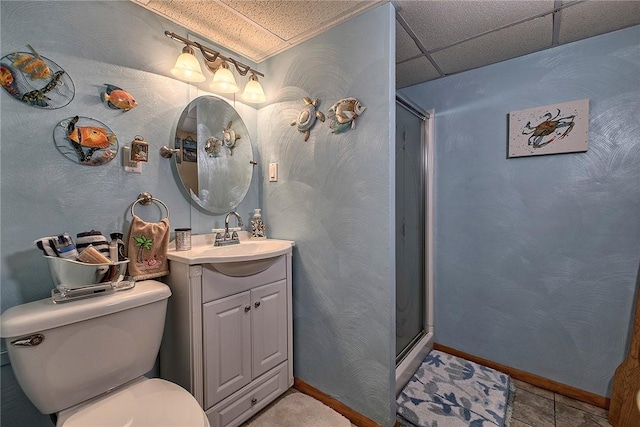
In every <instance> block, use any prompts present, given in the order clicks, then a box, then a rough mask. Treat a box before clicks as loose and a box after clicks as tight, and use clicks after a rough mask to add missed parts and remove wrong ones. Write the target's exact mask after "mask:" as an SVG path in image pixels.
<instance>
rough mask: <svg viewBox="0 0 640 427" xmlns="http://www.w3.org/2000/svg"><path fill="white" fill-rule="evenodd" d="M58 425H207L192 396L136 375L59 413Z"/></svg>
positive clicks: (175, 426) (166, 384)
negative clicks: (108, 391)
mask: <svg viewBox="0 0 640 427" xmlns="http://www.w3.org/2000/svg"><path fill="white" fill-rule="evenodd" d="M56 426H57V427H62V426H64V427H87V426H100V427H123V426H148V427H158V426H165V427H190V426H192V427H209V421H208V420H207V417H206V415H205V414H204V412H203V411H202V409H201V408H200V405H198V402H197V401H196V400H195V399H194V397H193V396H192V395H191V394H189V393H188V392H187V391H186V390H185V389H183V388H182V387H180V386H178V385H176V384H174V383H171V382H169V381H165V380H162V379H159V378H152V379H148V378H139V379H137V380H134V381H132V382H131V383H129V384H127V385H125V386H122V387H120V388H118V389H116V390H114V391H113V392H112V393H109V394H107V395H105V396H98V397H97V398H94V399H91V400H89V401H87V402H85V403H82V404H80V405H76V406H74V407H71V408H69V409H66V410H63V411H61V412H59V413H58V419H57V422H56Z"/></svg>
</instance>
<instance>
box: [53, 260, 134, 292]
mask: <svg viewBox="0 0 640 427" xmlns="http://www.w3.org/2000/svg"><path fill="white" fill-rule="evenodd" d="M45 258H46V259H47V262H48V263H49V272H50V273H51V279H53V283H54V284H55V286H56V287H58V286H67V287H76V288H77V287H80V286H91V285H95V284H97V283H103V282H111V281H118V279H119V280H122V278H124V275H125V273H126V271H127V264H128V263H129V260H124V261H120V262H112V263H108V264H87V263H84V262H79V261H73V260H70V259H65V258H58V257H51V256H45Z"/></svg>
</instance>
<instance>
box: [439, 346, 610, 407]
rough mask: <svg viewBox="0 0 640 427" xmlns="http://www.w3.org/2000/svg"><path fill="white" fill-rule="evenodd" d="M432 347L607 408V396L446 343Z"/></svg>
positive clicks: (535, 384) (532, 383) (546, 388)
mask: <svg viewBox="0 0 640 427" xmlns="http://www.w3.org/2000/svg"><path fill="white" fill-rule="evenodd" d="M433 349H434V350H440V351H442V352H445V353H448V354H451V355H453V356H458V357H462V358H463V359H467V360H469V361H471V362H475V363H479V364H481V365H484V366H487V367H489V368H493V369H497V370H498V371H501V372H504V373H505V374H507V375H509V376H510V377H512V378H515V379H517V380H520V381H524V382H526V383H529V384H531V385H534V386H536V387H540V388H543V389H545V390H549V391H552V392H554V393H558V394H562V395H564V396H567V397H572V398H574V399H576V400H580V401H581V402H586V403H590V404H591V405H594V406H598V407H600V408H604V409H607V410H608V409H609V403H610V399H609V398H608V397H604V396H600V395H598V394H595V393H591V392H589V391H585V390H581V389H579V388H575V387H572V386H570V385H566V384H562V383H559V382H557V381H553V380H550V379H548V378H544V377H541V376H538V375H535V374H530V373H529V372H525V371H521V370H520V369H516V368H512V367H511V366H506V365H503V364H500V363H497V362H493V361H491V360H487V359H484V358H482V357H478V356H474V355H473V354H469V353H465V352H464V351H460V350H456V349H455V348H451V347H447V346H446V345H442V344H438V343H434V344H433Z"/></svg>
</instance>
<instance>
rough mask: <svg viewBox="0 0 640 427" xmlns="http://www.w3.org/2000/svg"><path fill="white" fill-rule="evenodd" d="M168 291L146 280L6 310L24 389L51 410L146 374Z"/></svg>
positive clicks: (6, 333)
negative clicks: (127, 287) (125, 287)
mask: <svg viewBox="0 0 640 427" xmlns="http://www.w3.org/2000/svg"><path fill="white" fill-rule="evenodd" d="M169 296H171V291H170V290H169V287H168V286H167V285H165V284H164V283H160V282H157V281H154V280H145V281H140V282H136V284H135V287H134V288H133V289H130V290H126V291H120V292H114V293H112V294H108V295H102V296H99V297H94V298H89V299H84V300H79V301H72V302H66V303H62V304H60V303H58V304H54V303H53V302H52V301H51V299H50V298H47V299H43V300H40V301H35V302H31V303H27V304H23V305H20V306H17V307H12V308H10V309H8V310H6V311H5V312H4V313H3V314H2V316H1V321H2V329H1V333H2V337H3V338H6V345H7V350H8V353H9V359H10V360H11V365H12V367H13V371H14V373H15V375H16V378H17V379H18V382H19V383H20V386H21V387H22V390H24V392H25V394H26V395H27V397H29V399H30V400H31V402H33V404H34V405H35V406H36V407H37V408H38V410H40V412H42V413H43V414H51V413H56V412H59V411H61V410H63V409H66V408H69V407H71V406H74V405H76V404H78V403H80V402H83V401H85V400H87V399H90V398H92V397H95V396H97V395H100V394H102V393H104V392H106V391H108V390H110V389H112V388H114V387H117V386H119V385H122V384H124V383H126V382H128V381H131V380H133V379H135V378H138V377H140V376H142V375H144V374H145V373H147V372H149V371H150V370H151V369H153V365H154V363H155V360H156V356H157V354H158V350H159V348H160V342H161V341H162V333H163V329H164V319H165V314H166V307H167V298H169ZM20 341H22V342H23V345H20ZM24 343H26V344H27V345H24ZM29 344H31V345H29Z"/></svg>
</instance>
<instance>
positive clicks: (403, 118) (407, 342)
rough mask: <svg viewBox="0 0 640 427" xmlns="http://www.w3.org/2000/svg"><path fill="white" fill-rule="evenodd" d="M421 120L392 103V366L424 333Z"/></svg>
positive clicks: (401, 105)
mask: <svg viewBox="0 0 640 427" xmlns="http://www.w3.org/2000/svg"><path fill="white" fill-rule="evenodd" d="M423 138H424V120H423V119H422V118H420V117H418V116H417V115H415V114H414V113H413V112H411V111H409V110H408V109H407V108H405V107H404V105H403V104H401V103H399V102H396V364H397V363H399V362H400V360H401V359H402V358H403V357H404V355H405V354H406V353H407V352H408V351H409V350H410V349H411V347H412V345H413V344H414V343H416V342H418V341H419V340H420V338H421V337H422V336H423V335H424V334H425V333H426V326H425V280H424V278H425V267H424V264H425V263H424V260H425V253H424V248H425V244H424V224H425V220H424V218H425V214H424V212H425V209H424V200H425V187H424V186H425V161H424V158H425V156H424V151H423Z"/></svg>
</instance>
